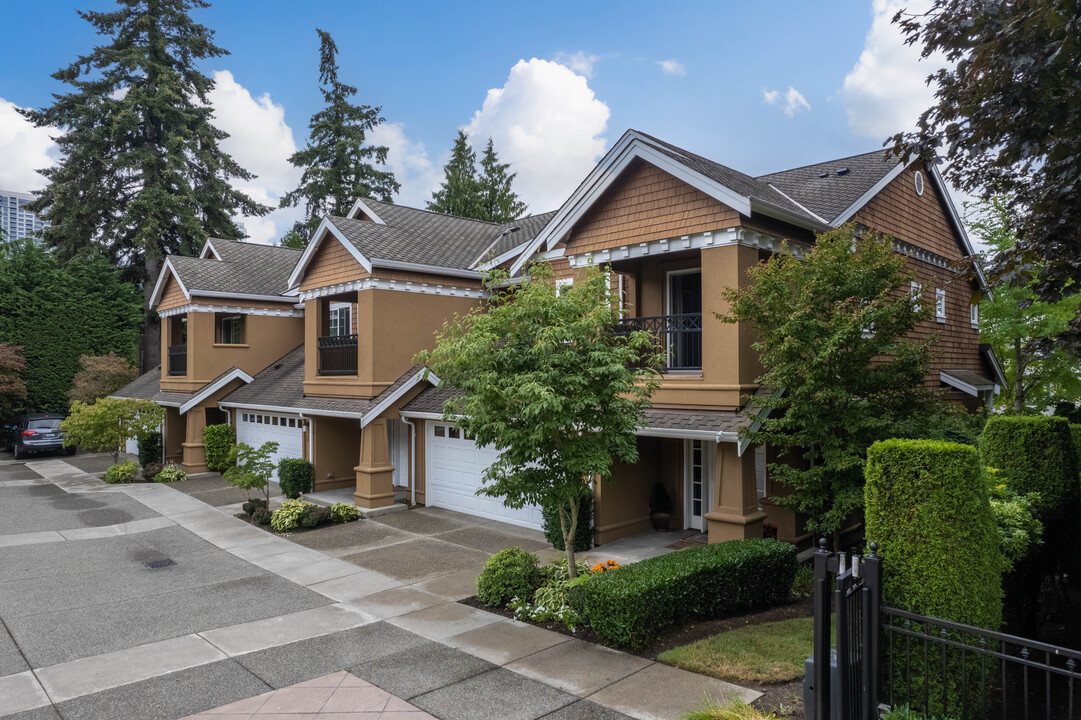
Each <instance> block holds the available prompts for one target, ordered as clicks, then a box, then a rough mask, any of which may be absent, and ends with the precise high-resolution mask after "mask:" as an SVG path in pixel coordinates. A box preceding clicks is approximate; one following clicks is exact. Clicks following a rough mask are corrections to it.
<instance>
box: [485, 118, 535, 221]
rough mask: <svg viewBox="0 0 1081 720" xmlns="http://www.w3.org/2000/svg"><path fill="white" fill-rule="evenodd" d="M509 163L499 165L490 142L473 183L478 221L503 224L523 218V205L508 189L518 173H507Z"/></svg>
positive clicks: (524, 210)
mask: <svg viewBox="0 0 1081 720" xmlns="http://www.w3.org/2000/svg"><path fill="white" fill-rule="evenodd" d="M509 170H510V163H501V162H499V156H498V155H496V152H495V146H494V145H493V144H492V139H491V138H488V145H487V147H485V148H484V154H483V155H481V158H480V177H479V178H478V179H477V184H478V191H479V194H480V198H479V201H480V217H479V219H480V220H488V221H489V222H497V223H505V222H510V221H511V220H514V219H515V218H520V217H522V216H523V215H525V214H526V210H527V209H528V208H527V206H526V204H525V203H524V202H522V201H521V200H520V199H519V198H518V194H517V193H516V192H514V190H513V189H512V188H511V185H512V183H513V182H514V178H516V177H518V173H512V172H508V171H509Z"/></svg>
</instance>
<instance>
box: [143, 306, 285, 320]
mask: <svg viewBox="0 0 1081 720" xmlns="http://www.w3.org/2000/svg"><path fill="white" fill-rule="evenodd" d="M190 312H213V313H219V312H229V313H240V314H242V315H269V316H271V317H304V309H303V307H301V308H297V307H295V306H291V307H288V308H286V307H282V308H280V309H278V308H252V307H244V306H243V305H204V304H202V303H190V304H188V305H180V306H179V307H175V308H169V309H168V310H161V311H160V312H158V315H159V316H161V317H163V318H164V317H172V316H173V315H184V314H186V313H190Z"/></svg>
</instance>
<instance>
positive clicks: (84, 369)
mask: <svg viewBox="0 0 1081 720" xmlns="http://www.w3.org/2000/svg"><path fill="white" fill-rule="evenodd" d="M79 365H80V369H79V372H77V373H75V378H74V381H73V384H72V387H71V390H68V399H69V400H71V401H72V402H75V401H76V400H78V401H79V402H84V403H86V404H87V405H92V404H93V403H94V401H95V400H97V399H98V398H100V397H104V396H106V395H109V394H110V393H113V392H116V391H117V390H119V389H120V388H122V387H124V386H125V385H127V384H128V383H129V382H131V381H132V380H134V379H135V378H136V377H138V376H139V369H138V368H137V367H135V365H133V364H132V363H131V361H130V360H128V359H127V358H122V357H120V356H119V355H117V354H116V353H114V352H110V353H109V354H108V355H94V356H92V355H83V356H82V357H81V358H79Z"/></svg>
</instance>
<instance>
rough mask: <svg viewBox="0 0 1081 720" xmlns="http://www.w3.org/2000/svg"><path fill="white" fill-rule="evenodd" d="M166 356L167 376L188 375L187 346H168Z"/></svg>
mask: <svg viewBox="0 0 1081 720" xmlns="http://www.w3.org/2000/svg"><path fill="white" fill-rule="evenodd" d="M168 355H169V374H170V375H187V374H188V346H187V345H170V346H169V352H168Z"/></svg>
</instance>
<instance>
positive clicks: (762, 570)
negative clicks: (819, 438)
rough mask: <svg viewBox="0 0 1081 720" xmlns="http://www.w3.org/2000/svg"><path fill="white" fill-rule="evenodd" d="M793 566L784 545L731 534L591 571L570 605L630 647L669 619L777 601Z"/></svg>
mask: <svg viewBox="0 0 1081 720" xmlns="http://www.w3.org/2000/svg"><path fill="white" fill-rule="evenodd" d="M796 565H797V562H796V548H795V547H794V546H792V545H789V544H788V543H783V542H778V541H777V540H767V539H763V538H755V539H751V540H731V541H729V542H723V543H716V544H713V545H705V546H703V547H698V548H689V549H686V550H680V551H678V552H674V553H670V554H668V555H661V556H660V557H655V558H650V559H648V560H642V561H641V562H637V563H634V564H632V565H625V566H623V567H621V568H618V569H616V570H610V571H608V572H604V573H600V574H596V575H593V576H592V577H590V578H589V580H588V581H586V582H584V583H581V584H580V585H577V586H576V587H574V588H572V589H571V593H570V601H571V607H572V608H574V610H575V611H576V612H577V613H578V614H579V616H581V617H582V619H583V620H584V621H585V622H586V623H587V624H588V625H589V626H590V627H592V628H593V631H594V632H596V633H597V634H598V635H599V636H601V637H602V638H603V639H604V640H605V641H606V642H609V643H612V644H613V645H618V646H621V647H627V648H631V649H637V648H640V647H642V646H644V645H645V644H646V643H648V642H649V641H650V639H652V638H653V637H654V635H656V634H657V633H658V632H659V631H660V630H662V629H664V628H665V627H667V626H669V625H672V624H674V623H677V622H683V621H686V620H692V619H699V620H705V619H709V618H716V617H722V616H724V615H727V614H729V613H732V612H733V611H736V610H740V609H743V608H750V607H761V606H768V605H776V604H779V603H783V602H785V601H786V600H788V598H789V592H790V591H791V588H792V579H793V578H794V577H795V574H796Z"/></svg>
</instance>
